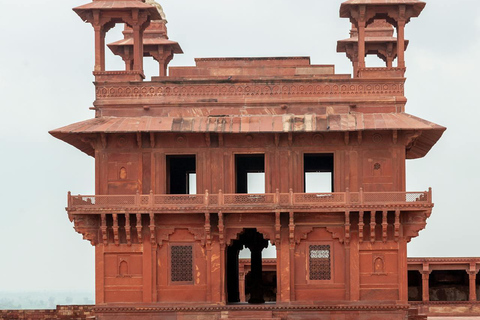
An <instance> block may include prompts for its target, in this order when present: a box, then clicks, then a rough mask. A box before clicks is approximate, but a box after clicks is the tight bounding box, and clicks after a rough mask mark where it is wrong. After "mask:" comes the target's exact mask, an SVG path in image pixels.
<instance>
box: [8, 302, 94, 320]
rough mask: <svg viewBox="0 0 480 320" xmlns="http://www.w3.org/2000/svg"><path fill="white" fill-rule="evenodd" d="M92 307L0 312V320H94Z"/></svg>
mask: <svg viewBox="0 0 480 320" xmlns="http://www.w3.org/2000/svg"><path fill="white" fill-rule="evenodd" d="M93 308H94V306H93V305H87V306H57V308H56V309H54V310H0V320H17V319H25V320H47V319H48V320H51V319H68V320H86V319H95V315H94V312H93Z"/></svg>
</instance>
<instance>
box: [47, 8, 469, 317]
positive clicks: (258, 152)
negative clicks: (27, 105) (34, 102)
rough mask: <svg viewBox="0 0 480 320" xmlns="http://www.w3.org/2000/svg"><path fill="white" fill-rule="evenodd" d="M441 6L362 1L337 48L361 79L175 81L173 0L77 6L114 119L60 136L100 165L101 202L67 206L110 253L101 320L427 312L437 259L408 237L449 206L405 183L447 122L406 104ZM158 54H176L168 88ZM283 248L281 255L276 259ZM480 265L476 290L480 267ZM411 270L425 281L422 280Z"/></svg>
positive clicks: (263, 68) (210, 77) (226, 73)
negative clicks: (166, 10)
mask: <svg viewBox="0 0 480 320" xmlns="http://www.w3.org/2000/svg"><path fill="white" fill-rule="evenodd" d="M424 6H425V3H423V2H421V1H417V0H388V1H387V0H350V1H346V2H344V3H343V4H342V5H341V8H340V16H341V17H342V18H349V19H350V21H351V22H352V31H351V37H350V38H348V39H346V40H342V41H339V42H338V47H337V50H338V51H339V52H345V53H346V54H347V56H348V58H349V59H350V60H351V61H352V64H353V75H352V76H351V75H343V74H335V71H334V66H331V65H311V64H310V59H309V58H306V57H289V58H223V59H220V58H214V59H196V66H195V67H172V68H170V69H169V70H168V75H167V65H168V62H169V61H170V60H171V59H172V57H173V55H174V54H176V53H181V52H182V50H181V48H180V46H179V45H178V43H176V42H174V41H171V40H169V39H168V36H167V32H166V28H165V18H164V15H163V12H162V11H161V8H160V7H159V6H157V5H155V4H154V3H153V4H152V3H148V1H147V3H145V2H144V1H141V0H129V1H114V0H94V1H92V2H91V3H89V4H86V5H83V6H80V7H77V8H75V9H74V10H75V12H76V13H77V14H78V15H79V16H80V17H81V18H82V20H84V21H86V22H88V23H91V24H92V25H93V27H94V32H95V69H94V75H95V92H96V100H95V102H94V108H95V112H96V115H95V118H94V119H91V120H86V121H83V122H80V123H76V124H72V125H69V126H67V127H63V128H60V129H57V130H53V131H51V134H52V135H53V136H55V137H57V138H59V139H61V140H63V141H65V142H67V143H69V144H71V145H73V146H74V147H76V148H78V149H79V150H81V151H82V152H84V153H86V154H88V155H89V156H92V157H94V158H95V164H96V165H95V176H96V183H95V186H96V191H95V195H70V194H69V196H68V208H67V211H68V215H69V217H70V219H71V220H72V221H73V222H74V224H75V229H76V230H77V232H79V233H81V234H82V235H83V236H84V238H85V239H86V240H88V241H90V242H91V244H92V245H93V246H95V252H96V307H95V314H96V317H97V318H98V319H114V318H115V319H116V318H121V319H137V318H140V317H143V316H148V317H149V318H150V319H219V318H222V319H235V318H244V319H245V318H249V319H267V318H273V319H387V318H388V319H405V318H406V317H407V316H409V317H410V318H411V319H414V318H416V317H418V316H416V315H415V314H416V312H415V311H412V310H410V311H409V308H410V305H409V302H408V300H409V294H410V295H411V296H413V293H411V292H413V291H415V290H414V289H412V288H413V287H416V289H417V294H416V296H415V299H416V300H421V299H418V297H419V293H418V290H420V289H419V288H421V292H422V295H421V297H422V298H423V299H426V298H427V300H428V292H429V291H428V286H427V285H426V284H427V283H428V281H429V279H428V275H426V274H427V271H429V270H430V269H429V268H430V266H433V265H434V263H433V262H427V261H420V260H419V261H418V262H417V261H416V260H412V262H411V263H410V265H407V243H408V242H409V241H410V240H411V239H412V238H413V237H416V236H417V235H418V232H419V231H420V230H422V229H423V228H424V227H425V224H426V220H427V218H428V217H429V216H430V214H431V212H432V207H433V203H432V192H431V190H428V191H420V192H417V191H414V192H411V191H407V190H405V161H406V160H407V159H417V158H421V157H423V156H425V155H426V154H427V153H428V151H429V150H430V149H431V148H432V147H433V145H434V144H435V143H436V142H437V140H438V139H439V138H440V137H441V135H442V133H443V132H444V130H445V128H444V127H441V126H439V125H436V124H433V123H430V122H428V121H426V120H423V119H420V118H417V117H415V116H412V115H410V114H408V113H406V112H405V104H406V98H405V94H404V83H405V78H404V73H405V59H404V52H405V49H406V46H407V44H408V42H407V41H406V40H405V37H404V28H405V25H406V24H407V23H408V22H409V21H410V19H411V18H415V17H417V16H418V15H419V14H420V12H421V11H422V10H423V8H424ZM117 23H121V24H125V25H126V29H125V32H124V34H125V39H123V40H120V41H117V42H115V43H112V44H109V45H108V48H110V49H111V50H112V52H113V53H114V54H117V55H120V56H121V57H122V58H123V60H124V61H125V70H123V71H108V70H105V50H106V48H107V46H106V44H105V34H106V32H108V30H109V29H111V28H112V27H113V26H114V25H115V24H117ZM394 29H396V35H395V36H394ZM367 54H373V55H376V56H378V57H380V58H381V59H383V60H384V61H385V67H382V68H369V67H367V66H366V65H365V56H366V55H367ZM144 56H152V57H154V58H155V59H156V60H157V61H158V62H159V76H158V77H153V78H152V79H151V80H150V81H147V80H146V79H144V78H145V77H144V75H143V57H144ZM394 61H395V63H396V65H395V66H394ZM259 181H260V182H259ZM269 243H270V244H271V245H274V246H275V250H276V257H277V258H276V260H271V261H270V262H267V263H265V264H262V250H264V249H265V248H266V247H267V246H268V244H269ZM244 247H247V248H249V249H250V251H251V262H249V265H248V271H249V272H248V274H249V281H248V283H247V282H245V281H243V282H242V281H239V279H241V280H242V279H243V277H242V275H243V276H245V275H246V273H245V268H246V265H245V263H243V264H242V262H241V261H239V251H240V250H241V249H242V248H244ZM468 268H469V270H468V271H469V272H470V274H472V278H473V279H474V280H472V278H469V283H470V285H472V281H473V286H474V287H475V276H473V274H475V275H476V271H477V270H478V264H477V263H476V262H475V263H473V262H472V263H469V264H468ZM262 269H263V270H262ZM407 270H411V271H412V273H411V274H412V277H415V274H414V273H413V272H414V271H415V270H416V271H419V272H422V274H423V278H422V279H423V280H422V281H420V282H419V281H418V279H417V281H416V282H413V280H412V281H411V283H410V285H409V281H408V279H407V275H408V273H407V272H408V271H407ZM267 272H270V276H269V277H265V274H266V273H267ZM264 278H267V279H266V281H265V282H268V283H269V285H268V286H267V285H266V284H264V283H262V282H263V280H264ZM412 279H413V278H412ZM425 279H427V280H425ZM418 283H421V285H416V284H418ZM247 286H248V299H247V295H246V291H247ZM471 288H472V287H470V289H469V299H470V300H476V297H475V293H474V291H475V289H471ZM474 298H475V299H474ZM266 300H267V302H266ZM242 302H243V303H242Z"/></svg>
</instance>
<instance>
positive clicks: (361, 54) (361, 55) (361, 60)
mask: <svg viewBox="0 0 480 320" xmlns="http://www.w3.org/2000/svg"><path fill="white" fill-rule="evenodd" d="M366 10H367V8H366V6H365V5H360V6H359V11H360V13H359V17H358V21H357V29H358V67H359V68H365V28H366V23H365V13H366Z"/></svg>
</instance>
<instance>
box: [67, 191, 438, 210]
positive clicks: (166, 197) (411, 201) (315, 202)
mask: <svg viewBox="0 0 480 320" xmlns="http://www.w3.org/2000/svg"><path fill="white" fill-rule="evenodd" d="M432 206H433V204H432V190H431V189H429V190H428V191H424V192H363V191H362V190H360V192H349V191H347V192H332V193H294V192H292V191H290V192H289V193H279V192H276V193H267V194H224V193H222V192H221V190H220V192H219V193H218V194H209V193H208V190H206V191H205V193H204V194H195V195H188V194H187V195H185V194H182V195H173V194H153V193H150V194H133V195H72V194H70V192H69V194H68V207H67V208H66V209H67V211H68V213H70V214H100V213H111V212H119V211H120V212H128V213H147V212H154V213H205V212H218V211H223V212H232V213H234V212H245V211H253V212H273V211H283V212H289V211H301V212H322V211H323V212H335V211H339V212H340V211H345V210H352V211H358V210H363V209H366V210H375V209H377V210H381V209H382V210H384V209H388V210H396V209H402V210H424V209H426V208H431V207H432Z"/></svg>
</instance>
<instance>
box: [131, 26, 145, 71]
mask: <svg viewBox="0 0 480 320" xmlns="http://www.w3.org/2000/svg"><path fill="white" fill-rule="evenodd" d="M133 70H135V71H140V72H143V32H142V27H141V26H140V25H139V24H136V25H133Z"/></svg>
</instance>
